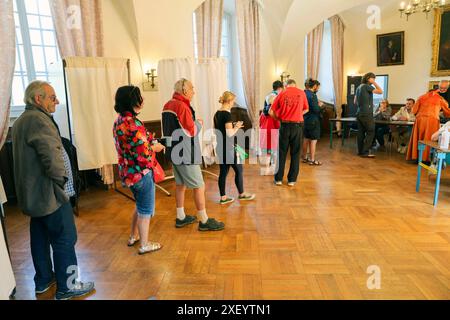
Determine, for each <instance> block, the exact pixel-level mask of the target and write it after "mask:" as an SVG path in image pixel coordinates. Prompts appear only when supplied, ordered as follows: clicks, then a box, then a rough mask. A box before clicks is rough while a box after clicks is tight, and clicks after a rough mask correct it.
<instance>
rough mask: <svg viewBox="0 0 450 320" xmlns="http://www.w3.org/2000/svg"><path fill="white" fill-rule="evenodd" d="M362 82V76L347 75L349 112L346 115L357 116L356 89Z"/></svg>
mask: <svg viewBox="0 0 450 320" xmlns="http://www.w3.org/2000/svg"><path fill="white" fill-rule="evenodd" d="M361 82H362V77H361V76H349V77H347V105H348V108H347V114H346V115H344V116H345V117H355V116H356V111H357V108H356V106H355V94H356V89H358V87H359V85H360V84H361Z"/></svg>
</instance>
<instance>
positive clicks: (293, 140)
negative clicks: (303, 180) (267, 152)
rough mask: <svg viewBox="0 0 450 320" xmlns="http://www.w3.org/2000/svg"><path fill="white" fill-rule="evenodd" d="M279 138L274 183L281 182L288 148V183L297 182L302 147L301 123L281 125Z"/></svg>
mask: <svg viewBox="0 0 450 320" xmlns="http://www.w3.org/2000/svg"><path fill="white" fill-rule="evenodd" d="M279 136H280V140H279V143H278V148H279V150H278V153H279V155H278V166H277V170H276V174H275V181H283V177H284V167H285V166H286V158H287V154H288V150H289V148H290V149H291V166H290V168H289V173H288V182H297V178H298V174H299V172H300V153H301V149H302V145H303V123H300V124H299V123H282V124H281V127H280V133H279Z"/></svg>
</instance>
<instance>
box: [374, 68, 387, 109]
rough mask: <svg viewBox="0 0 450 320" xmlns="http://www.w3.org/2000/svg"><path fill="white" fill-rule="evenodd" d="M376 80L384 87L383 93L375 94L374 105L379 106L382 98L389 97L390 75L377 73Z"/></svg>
mask: <svg viewBox="0 0 450 320" xmlns="http://www.w3.org/2000/svg"><path fill="white" fill-rule="evenodd" d="M376 82H377V83H378V85H379V86H380V87H381V89H383V94H374V95H373V105H374V106H375V107H378V106H379V105H380V103H381V101H382V100H385V99H388V89H389V76H388V75H377V79H376Z"/></svg>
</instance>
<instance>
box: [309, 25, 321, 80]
mask: <svg viewBox="0 0 450 320" xmlns="http://www.w3.org/2000/svg"><path fill="white" fill-rule="evenodd" d="M323 28H324V23H323V22H322V23H321V24H319V25H318V26H317V27H316V28H314V30H313V31H311V32H310V33H309V34H308V36H307V69H308V70H307V71H308V77H311V78H313V79H317V77H318V76H319V66H320V48H321V47H322V40H323Z"/></svg>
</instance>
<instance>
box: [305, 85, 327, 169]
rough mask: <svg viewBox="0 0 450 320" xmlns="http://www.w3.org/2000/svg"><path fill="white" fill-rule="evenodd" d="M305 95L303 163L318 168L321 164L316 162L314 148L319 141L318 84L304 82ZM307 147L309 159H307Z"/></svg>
mask: <svg viewBox="0 0 450 320" xmlns="http://www.w3.org/2000/svg"><path fill="white" fill-rule="evenodd" d="M305 87H306V90H305V93H306V97H307V98H308V104H309V112H308V113H307V114H305V132H304V136H305V140H304V142H303V162H304V163H309V164H310V165H314V166H320V165H322V163H321V162H320V161H317V160H316V146H317V141H318V140H319V139H320V103H319V99H317V92H318V91H319V87H320V82H319V81H317V80H313V79H308V80H306V82H305ZM308 147H309V151H310V156H311V158H309V159H308V156H307V154H308Z"/></svg>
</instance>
